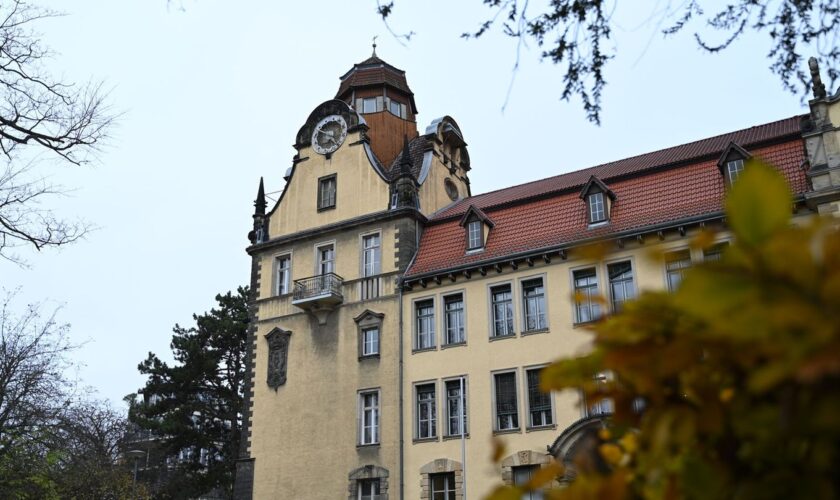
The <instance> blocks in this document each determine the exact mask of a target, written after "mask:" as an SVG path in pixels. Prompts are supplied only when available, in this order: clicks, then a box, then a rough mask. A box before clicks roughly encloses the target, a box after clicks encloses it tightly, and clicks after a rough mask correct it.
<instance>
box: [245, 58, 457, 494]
mask: <svg viewBox="0 0 840 500" xmlns="http://www.w3.org/2000/svg"><path fill="white" fill-rule="evenodd" d="M416 117H417V106H416V104H415V102H414V94H413V92H412V91H411V89H410V88H409V86H408V83H407V81H406V76H405V72H404V71H402V70H400V69H397V68H396V67H394V66H392V65H390V64H388V63H387V62H385V61H383V60H382V59H380V58H379V57H378V56H377V55H376V53H375V52H374V54H373V55H371V57H369V58H367V59H365V60H364V61H362V62H361V63H358V64H354V65H353V67H352V68H351V69H350V70H349V71H347V72H346V73H345V74H344V75H343V76H341V77H340V84H339V88H338V92H337V93H336V95H335V97H333V98H332V99H328V100H326V101H324V102H322V103H321V104H319V105H317V106H315V107H314V109H313V110H312V112H311V113H310V114H309V116H308V117H307V118H306V120H305V122H304V123H303V125H302V126H301V127H300V129H299V131H298V133H297V136H296V138H295V149H296V154H295V155H294V157H293V159H292V162H291V166H290V167H289V168H288V169H286V170H285V174H284V175H279V172H277V173H274V174H272V173H271V172H268V173H267V174H266V175H265V176H264V178H265V185H263V184H262V182H261V184H260V188H259V190H258V195H257V202H256V203H255V207H256V210H255V212H254V216H253V230H252V231H251V232H250V233H249V240H250V245H249V246H248V248H247V252H248V254H249V255H250V256H251V258H252V264H251V293H252V296H251V307H250V311H251V314H252V316H251V327H250V328H251V329H250V336H251V337H250V341H249V345H250V349H251V352H250V354H249V356H248V362H249V363H250V366H249V367H248V372H249V374H250V383H249V384H248V387H249V389H248V392H247V393H246V402H245V411H244V412H243V413H244V420H245V422H244V425H243V436H242V448H241V450H240V458H239V460H238V463H237V471H236V483H235V497H236V498H237V499H240V498H241V499H246V498H307V499H330V500H332V499H336V498H348V499H353V500H357V499H358V498H377V499H378V500H387V499H389V498H390V499H392V500H393V499H398V498H402V497H403V488H404V482H403V474H402V469H403V459H404V457H403V455H402V450H403V448H402V447H403V440H404V439H405V435H404V431H403V423H404V419H405V409H406V406H405V404H407V403H406V401H407V400H406V398H407V397H408V398H410V396H406V395H405V394H404V393H403V392H404V391H403V386H402V384H401V374H402V366H403V359H402V356H403V354H402V353H403V349H402V347H403V346H402V343H403V337H404V335H403V332H402V331H401V329H402V320H401V317H400V310H401V307H400V301H401V300H402V294H401V293H400V289H399V283H400V281H401V280H402V277H403V274H404V273H405V271H406V269H407V267H408V265H409V263H410V262H411V259H412V258H413V257H414V254H415V252H416V251H417V242H418V241H419V235H420V232H421V228H422V227H423V224H424V223H425V222H426V220H427V217H428V216H429V215H431V214H432V213H434V212H436V211H438V210H440V209H441V208H443V207H444V206H447V205H450V204H452V203H453V202H455V201H457V200H459V199H462V198H464V197H467V196H469V192H470V188H469V181H468V178H467V172H468V171H469V169H470V161H469V155H468V154H467V148H466V142H465V141H464V138H463V135H462V134H461V130H460V128H459V127H458V124H457V123H455V120H453V119H452V118H451V117H448V116H444V117H441V118H438V119H436V120H433V121H432V122H431V123H430V124H429V125H428V127H427V128H426V129H425V131H424V133H423V134H419V133H418V128H417V123H416V121H415V120H416ZM280 172H282V171H280ZM283 181H285V184H283V185H282V194H280V196H279V198H278V200H277V202H276V203H275V204H274V206H273V207H270V206H269V205H268V204H267V203H266V199H265V192H266V191H269V192H271V191H276V188H275V189H271V188H272V187H273V186H272V184H275V186H276V185H277V184H281V183H282V182H283Z"/></svg>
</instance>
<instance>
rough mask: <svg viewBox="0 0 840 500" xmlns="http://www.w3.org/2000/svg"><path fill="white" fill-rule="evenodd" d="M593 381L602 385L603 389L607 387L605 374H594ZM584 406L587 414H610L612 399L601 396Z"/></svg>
mask: <svg viewBox="0 0 840 500" xmlns="http://www.w3.org/2000/svg"><path fill="white" fill-rule="evenodd" d="M595 382H596V383H597V384H598V386H599V387H603V390H606V389H607V387H606V386H607V375H606V374H604V373H601V374H598V375H596V376H595ZM584 408H586V411H587V414H586V415H587V416H595V415H611V414H612V412H613V401H612V399H610V398H601V399H599V400H598V401H594V402H592V403H588V404H586V405H584Z"/></svg>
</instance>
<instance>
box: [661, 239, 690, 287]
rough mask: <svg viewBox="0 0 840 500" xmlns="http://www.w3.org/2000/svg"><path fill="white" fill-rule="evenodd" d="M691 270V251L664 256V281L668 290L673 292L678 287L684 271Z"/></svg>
mask: <svg viewBox="0 0 840 500" xmlns="http://www.w3.org/2000/svg"><path fill="white" fill-rule="evenodd" d="M689 268H691V251H690V250H688V249H685V250H678V251H676V252H668V253H666V254H665V280H666V281H667V282H668V290H669V291H671V292H675V291H676V290H677V288H679V287H680V283H682V280H683V277H684V276H685V272H686V270H688V269H689Z"/></svg>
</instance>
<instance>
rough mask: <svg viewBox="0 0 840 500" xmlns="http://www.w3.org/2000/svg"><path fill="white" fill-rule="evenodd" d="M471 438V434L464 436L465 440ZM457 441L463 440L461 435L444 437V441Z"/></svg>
mask: <svg viewBox="0 0 840 500" xmlns="http://www.w3.org/2000/svg"><path fill="white" fill-rule="evenodd" d="M469 438H470V433H469V432H468V433H466V434H464V439H469ZM455 439H461V435H460V434H453V435H451V436H443V440H444V441H452V440H455Z"/></svg>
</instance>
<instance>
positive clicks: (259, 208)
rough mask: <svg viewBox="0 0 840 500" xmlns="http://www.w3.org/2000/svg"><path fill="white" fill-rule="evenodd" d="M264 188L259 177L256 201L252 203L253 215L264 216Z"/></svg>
mask: <svg viewBox="0 0 840 500" xmlns="http://www.w3.org/2000/svg"><path fill="white" fill-rule="evenodd" d="M265 206H266V203H265V187H264V186H263V178H262V177H260V187H259V189H257V199H256V200H255V201H254V209H255V210H254V215H255V216H259V215H265Z"/></svg>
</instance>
